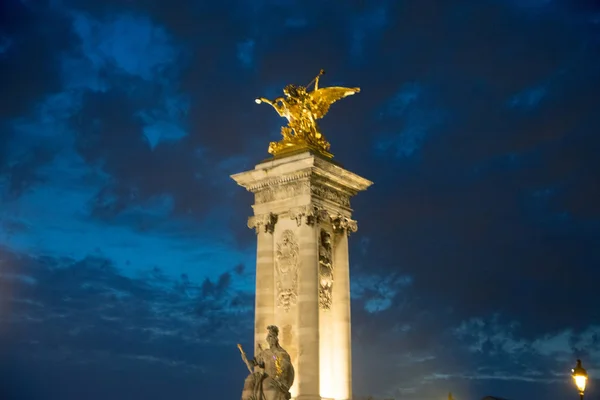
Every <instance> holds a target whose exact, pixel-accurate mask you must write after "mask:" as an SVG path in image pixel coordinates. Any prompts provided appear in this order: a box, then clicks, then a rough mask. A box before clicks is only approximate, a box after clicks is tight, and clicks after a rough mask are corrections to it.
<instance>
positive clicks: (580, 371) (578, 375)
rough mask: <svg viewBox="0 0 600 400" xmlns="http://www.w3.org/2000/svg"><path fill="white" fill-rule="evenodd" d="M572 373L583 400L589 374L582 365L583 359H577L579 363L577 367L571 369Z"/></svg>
mask: <svg viewBox="0 0 600 400" xmlns="http://www.w3.org/2000/svg"><path fill="white" fill-rule="evenodd" d="M571 375H572V376H573V380H574V381H575V386H577V390H578V391H579V397H580V399H582V400H583V393H584V392H585V386H586V384H587V380H588V375H587V371H586V370H585V368H583V367H582V366H581V360H577V365H576V366H575V368H573V369H571Z"/></svg>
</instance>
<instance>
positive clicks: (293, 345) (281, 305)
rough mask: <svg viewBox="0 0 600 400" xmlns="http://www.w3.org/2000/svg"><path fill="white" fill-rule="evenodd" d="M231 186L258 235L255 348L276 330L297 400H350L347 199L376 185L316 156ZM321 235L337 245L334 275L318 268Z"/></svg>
mask: <svg viewBox="0 0 600 400" xmlns="http://www.w3.org/2000/svg"><path fill="white" fill-rule="evenodd" d="M232 178H233V179H234V180H235V181H236V182H237V183H238V184H239V185H241V186H243V187H244V188H246V189H247V190H249V191H250V192H252V193H254V195H255V197H254V198H255V203H254V205H253V206H252V207H253V209H254V215H255V216H254V217H251V218H250V222H249V225H250V226H252V227H254V228H256V229H258V236H257V242H258V243H257V246H258V248H257V262H256V318H255V328H254V329H255V335H257V336H256V340H255V344H256V343H258V342H261V343H262V340H263V336H264V332H265V329H266V326H267V325H271V324H276V325H279V327H280V329H281V332H282V334H281V338H280V341H283V343H282V344H283V347H284V348H285V349H286V350H287V351H288V352H289V354H290V358H291V359H292V364H293V365H294V368H295V370H296V377H295V381H294V384H293V385H292V387H291V389H290V393H291V395H292V398H293V400H322V399H332V400H349V399H350V398H351V397H352V363H351V350H350V348H351V342H350V334H351V332H350V277H349V260H348V237H347V232H350V231H356V222H355V221H353V220H352V219H350V218H351V215H352V209H351V208H350V198H351V197H352V196H354V195H356V194H357V193H358V192H360V191H363V190H366V189H367V188H368V187H369V186H370V185H371V184H372V182H370V181H368V180H367V179H364V178H362V177H360V176H358V175H356V174H353V173H352V172H350V171H348V170H346V169H344V168H342V167H341V166H340V165H338V164H337V163H334V162H332V161H331V160H329V159H325V158H323V157H321V156H319V155H315V154H314V153H312V152H311V151H306V152H303V153H297V154H291V153H290V155H288V156H285V157H276V158H273V159H270V160H268V161H264V162H262V163H261V164H258V165H257V166H256V167H255V168H254V169H253V170H250V171H246V172H242V173H239V174H236V175H233V176H232ZM322 229H325V230H327V231H328V232H329V233H331V239H333V240H332V241H331V242H332V243H331V246H332V247H333V248H332V250H331V254H330V255H329V256H328V257H330V258H331V265H333V268H332V269H331V268H330V269H329V270H321V269H320V264H319V249H320V247H319V246H321V245H322V243H321V239H320V234H321V230H322ZM331 265H330V266H331ZM321 274H323V275H321ZM332 276H333V278H332ZM331 278H332V279H333V281H332V280H331ZM327 279H329V280H327ZM331 282H333V284H331ZM327 288H329V289H328V290H329V291H328V292H327V293H328V295H327V296H322V297H320V294H319V293H320V292H319V291H320V289H321V291H323V289H327Z"/></svg>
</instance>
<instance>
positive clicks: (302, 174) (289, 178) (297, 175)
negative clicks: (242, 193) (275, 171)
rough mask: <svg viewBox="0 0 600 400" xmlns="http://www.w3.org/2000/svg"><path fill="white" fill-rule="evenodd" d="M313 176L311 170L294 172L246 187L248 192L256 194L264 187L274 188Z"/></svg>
mask: <svg viewBox="0 0 600 400" xmlns="http://www.w3.org/2000/svg"><path fill="white" fill-rule="evenodd" d="M312 174H313V172H312V169H307V170H302V171H297V172H294V173H293V174H287V175H281V176H277V177H274V178H270V179H265V180H262V181H260V182H256V183H255V184H253V185H250V186H248V187H247V188H246V189H248V190H249V191H250V192H254V193H255V192H257V191H259V190H261V189H263V188H266V187H276V186H279V185H281V184H285V183H287V182H293V181H297V180H300V179H303V178H308V177H310V176H311V175H312Z"/></svg>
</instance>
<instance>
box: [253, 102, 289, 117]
mask: <svg viewBox="0 0 600 400" xmlns="http://www.w3.org/2000/svg"><path fill="white" fill-rule="evenodd" d="M255 101H256V104H261V103H266V104H268V105H270V106H271V107H273V108H274V109H275V111H277V114H279V115H280V116H281V117H283V116H284V113H283V108H284V104H286V103H285V99H284V98H283V97H278V98H276V99H275V100H273V101H271V100H269V99H267V98H264V97H259V98H257V99H256V100H255ZM286 105H287V104H286Z"/></svg>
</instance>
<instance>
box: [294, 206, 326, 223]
mask: <svg viewBox="0 0 600 400" xmlns="http://www.w3.org/2000/svg"><path fill="white" fill-rule="evenodd" d="M288 216H289V217H290V218H291V219H295V220H296V224H298V226H301V225H302V222H304V223H306V224H307V225H314V224H318V223H321V222H324V221H329V220H330V217H329V212H328V211H327V210H325V209H324V208H322V207H317V206H300V207H294V208H291V209H290V210H289V211H288Z"/></svg>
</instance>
